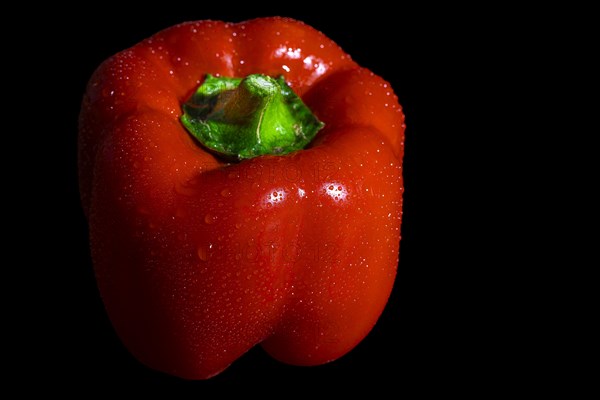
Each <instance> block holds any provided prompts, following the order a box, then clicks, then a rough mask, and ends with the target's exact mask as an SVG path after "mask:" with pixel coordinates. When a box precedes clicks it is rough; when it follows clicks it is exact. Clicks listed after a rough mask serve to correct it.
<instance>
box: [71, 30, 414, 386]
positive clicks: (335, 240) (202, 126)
mask: <svg viewBox="0 0 600 400" xmlns="http://www.w3.org/2000/svg"><path fill="white" fill-rule="evenodd" d="M323 125H324V126H323ZM79 130H80V135H79V170H80V187H81V198H82V203H83V208H84V211H85V214H86V216H87V218H88V221H89V228H90V241H91V249H92V257H93V262H94V268H95V272H96V276H97V282H98V286H99V289H100V293H101V296H102V298H103V301H104V304H105V306H106V310H107V312H108V315H109V317H110V319H111V321H112V323H113V325H114V328H115V329H116V332H117V333H118V335H119V337H120V338H121V339H122V341H123V342H124V344H125V345H126V347H127V348H128V349H129V350H130V351H131V352H132V353H133V354H134V356H135V357H137V358H138V359H139V360H140V361H141V362H142V363H144V364H146V365H148V366H150V367H152V368H155V369H157V370H161V371H165V372H167V373H170V374H174V375H177V376H180V377H184V378H189V379H206V378H209V377H211V376H214V375H216V374H218V373H219V372H221V371H223V370H224V369H225V368H227V366H228V365H229V364H231V363H232V362H233V361H234V360H236V359H237V358H238V357H240V356H241V355H242V354H244V353H245V352H246V351H247V350H249V349H250V348H251V347H252V346H254V345H256V344H259V343H260V344H261V345H262V346H263V347H264V349H265V350H266V351H267V352H268V353H269V354H270V355H272V356H273V357H275V358H276V359H278V360H281V361H283V362H286V363H291V364H296V365H316V364H322V363H326V362H329V361H332V360H335V359H337V358H338V357H340V356H342V355H344V354H346V353H347V352H348V351H350V350H351V349H352V348H353V347H354V346H356V345H357V344H358V343H359V342H360V341H361V340H362V339H363V338H364V337H365V336H366V335H367V334H368V332H369V331H370V330H371V328H372V327H373V326H374V324H375V323H376V321H377V318H378V317H379V315H380V314H381V312H382V310H383V308H384V306H385V304H386V302H387V299H388V296H389V294H390V291H391V289H392V285H393V282H394V278H395V275H396V268H397V263H398V254H399V253H398V247H399V241H400V221H401V215H402V190H403V187H402V176H401V171H402V156H403V145H404V142H403V141H404V115H403V113H402V109H401V107H400V105H399V104H398V101H397V97H396V95H395V94H394V92H393V91H392V88H391V87H390V85H389V84H388V83H386V82H385V81H384V80H383V79H381V78H380V77H378V76H376V75H375V74H373V73H372V72H370V71H369V70H367V69H364V68H361V67H359V66H358V65H357V64H356V63H355V62H353V61H352V60H351V58H350V57H349V56H348V55H347V54H345V53H344V52H343V51H342V50H341V49H340V48H339V47H338V46H337V45H336V44H335V43H334V42H332V41H331V40H330V39H328V38H327V37H325V36H324V35H323V34H322V33H320V32H318V31H316V30H314V29H313V28H311V27H309V26H307V25H305V24H303V23H301V22H298V21H294V20H290V19H285V18H261V19H256V20H252V21H247V22H243V23H238V24H230V23H223V22H215V21H200V22H191V23H184V24H180V25H177V26H174V27H171V28H169V29H166V30H164V31H162V32H159V33H158V34H156V35H154V36H153V37H151V38H149V39H147V40H144V41H142V42H141V43H139V44H137V45H135V46H134V47H132V48H130V49H128V50H125V51H123V52H120V53H118V54H116V55H115V56H113V57H111V58H110V59H108V60H107V61H105V62H104V63H103V64H102V65H101V66H100V67H99V68H98V70H97V71H96V72H95V73H94V75H93V76H92V78H91V80H90V82H89V85H88V88H87V92H86V94H85V97H84V100H83V105H82V111H81V117H80V128H79Z"/></svg>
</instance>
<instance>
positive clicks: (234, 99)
mask: <svg viewBox="0 0 600 400" xmlns="http://www.w3.org/2000/svg"><path fill="white" fill-rule="evenodd" d="M183 112H184V114H183V116H182V117H181V122H182V123H183V125H184V126H185V127H186V129H187V130H188V131H189V132H190V134H191V135H192V136H194V137H195V138H196V139H198V141H200V143H202V144H203V145H204V146H205V147H207V148H208V149H210V150H212V151H214V152H217V153H219V154H222V155H225V156H228V157H235V158H238V159H244V158H252V157H257V156H261V155H265V154H275V155H283V154H287V153H291V152H292V151H296V150H300V149H302V148H304V147H305V146H306V145H307V144H308V143H310V141H311V140H312V139H313V138H314V137H315V135H316V134H317V132H318V131H319V130H320V129H321V128H322V127H323V126H324V124H323V123H322V122H321V121H319V120H318V119H317V117H315V115H314V114H313V113H312V112H311V111H310V109H309V108H308V107H307V106H306V105H305V104H304V103H303V102H302V100H301V99H300V97H298V96H297V95H296V93H294V91H293V90H292V89H291V88H290V87H289V86H288V85H287V83H285V80H284V79H283V77H282V76H281V77H279V78H277V79H274V78H271V77H269V76H266V75H262V74H253V75H248V76H247V77H246V78H244V79H241V78H222V77H214V76H212V75H207V76H206V79H205V80H204V83H202V85H200V87H198V90H196V93H194V94H193V95H192V97H191V98H190V99H189V100H188V101H187V102H186V103H185V104H184V105H183Z"/></svg>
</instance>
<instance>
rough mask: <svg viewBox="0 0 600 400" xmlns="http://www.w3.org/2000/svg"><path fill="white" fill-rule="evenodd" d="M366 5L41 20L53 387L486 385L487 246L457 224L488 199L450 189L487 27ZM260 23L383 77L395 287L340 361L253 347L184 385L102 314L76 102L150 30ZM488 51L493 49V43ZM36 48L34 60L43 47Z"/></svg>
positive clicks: (483, 21)
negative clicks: (400, 159)
mask: <svg viewBox="0 0 600 400" xmlns="http://www.w3.org/2000/svg"><path fill="white" fill-rule="evenodd" d="M363 6H364V7H363V8H361V9H356V10H353V9H351V8H352V7H351V6H348V9H345V10H344V12H343V13H341V14H340V13H337V14H330V15H327V13H325V12H321V11H320V10H319V9H318V6H317V5H311V6H305V7H298V8H296V9H294V8H292V7H290V8H292V9H291V10H284V9H282V10H277V11H276V10H274V9H273V10H269V9H267V10H260V11H259V10H254V11H253V12H246V13H241V12H240V13H225V12H223V11H224V10H227V9H228V8H232V9H233V8H234V7H229V6H227V5H222V6H218V5H215V6H213V7H212V9H207V8H206V7H205V6H204V5H199V6H198V7H197V9H194V10H190V9H183V7H177V9H170V8H169V9H165V8H161V9H156V10H152V9H148V8H145V9H144V10H143V11H141V10H140V11H139V12H133V13H132V12H124V11H123V10H120V9H117V8H115V9H109V10H95V11H84V10H74V11H73V10H71V12H74V13H75V14H76V15H78V17H77V18H62V19H60V20H57V19H50V20H48V21H46V22H45V24H44V26H45V27H47V28H46V29H45V31H46V32H48V34H49V39H48V42H51V44H52V45H51V46H50V49H49V50H48V52H49V54H50V55H49V56H48V58H47V59H46V62H47V65H48V68H47V71H48V73H49V74H50V71H52V72H51V74H52V76H53V79H51V81H50V82H48V85H49V87H51V88H52V90H53V91H54V93H60V95H61V99H62V101H61V102H60V105H59V106H57V110H56V112H55V113H54V114H53V115H54V117H55V118H56V119H55V121H54V126H55V127H56V130H57V133H58V136H57V138H56V141H55V142H53V144H54V145H56V151H55V152H54V153H53V154H52V159H53V162H52V166H56V167H57V169H58V170H57V171H56V173H54V176H56V177H58V182H60V192H58V193H56V192H55V190H56V189H54V193H53V196H52V197H53V200H57V202H58V203H60V212H58V211H57V212H49V213H50V214H53V215H51V217H52V218H53V220H52V222H51V223H50V229H49V233H48V236H49V239H48V240H52V243H53V249H52V254H51V255H49V256H52V257H54V258H55V259H57V260H60V261H61V263H60V264H61V265H60V266H59V267H58V268H53V269H52V270H51V271H44V272H46V273H47V276H46V275H44V274H43V275H42V276H43V277H44V278H43V279H45V278H46V277H47V278H48V279H49V280H50V281H49V282H52V283H51V284H50V285H51V289H50V290H49V292H50V293H49V294H48V295H46V297H45V300H44V302H43V303H44V304H42V305H41V307H40V308H39V309H38V310H37V312H38V313H39V314H42V315H41V318H47V319H48V320H49V321H51V322H50V323H47V324H44V334H43V335H42V336H43V337H44V338H46V339H45V340H42V343H41V347H43V348H44V350H50V354H49V355H48V356H47V357H46V358H45V359H46V360H47V363H48V365H46V367H45V371H46V372H45V374H47V375H49V376H50V375H51V376H52V377H54V382H55V383H58V384H59V386H63V385H64V386H68V385H69V384H70V383H72V382H75V381H76V382H80V383H81V382H85V383H90V384H93V385H98V386H102V387H108V388H110V387H112V386H113V385H116V384H117V383H118V384H128V385H131V386H132V387H134V388H142V387H153V386H154V385H160V386H165V387H181V388H184V389H187V388H191V389H193V390H197V389H200V388H207V387H218V386H220V385H222V384H235V383H241V382H254V383H258V384H264V385H265V386H264V387H268V386H267V385H269V384H271V383H273V382H278V383H282V382H283V383H291V384H306V385H310V384H311V383H312V382H323V383H326V384H327V385H328V386H331V387H337V386H339V385H344V386H348V385H363V384H372V383H377V384H378V385H391V386H394V387H397V388H422V389H423V390H425V389H431V388H433V387H436V388H450V387H463V388H466V387H469V385H470V382H473V381H477V382H479V383H481V382H485V381H487V380H491V379H493V375H494V373H493V368H492V367H491V365H493V364H495V360H496V359H497V358H498V357H499V354H500V353H501V352H502V348H503V346H504V344H503V342H499V341H497V340H496V339H495V336H494V338H493V337H492V336H491V332H494V331H495V330H497V329H499V328H498V327H494V326H493V324H490V322H489V320H488V317H489V314H490V312H492V310H491V309H490V307H491V305H488V304H486V303H484V302H483V300H482V299H483V298H484V297H485V295H484V294H483V293H484V292H485V291H486V290H488V289H486V287H488V286H491V283H490V279H491V277H490V276H489V275H487V274H485V275H484V273H483V272H482V271H481V270H480V269H479V268H475V267H473V266H474V265H477V264H479V263H483V264H485V260H482V259H481V257H480V256H477V255H476V254H475V252H474V251H473V249H474V248H476V249H477V254H482V253H485V247H486V246H488V244H487V241H486V240H485V234H484V233H482V232H483V231H480V230H479V228H480V225H479V224H480V222H477V218H468V217H467V216H466V215H467V214H468V213H469V212H473V210H475V209H476V207H478V204H479V201H480V200H481V199H482V198H483V197H485V196H486V195H487V193H484V191H483V190H484V189H483V188H482V189H481V191H480V190H477V191H475V192H474V191H473V190H472V188H471V187H470V186H471V184H472V181H471V180H469V182H467V181H466V180H465V179H464V178H463V179H461V178H459V177H460V176H461V175H462V176H465V174H468V173H469V171H470V170H471V169H472V168H473V165H474V163H475V162H476V160H477V159H478V158H479V157H484V156H485V155H482V154H481V153H478V154H476V155H473V154H470V152H469V151H465V150H464V149H463V147H462V145H463V144H464V143H467V142H469V141H470V142H472V141H473V140H475V142H476V144H477V140H478V136H476V135H473V134H471V133H468V132H472V130H473V128H477V129H478V128H482V129H483V128H484V127H483V126H482V125H481V124H480V121H481V119H482V117H481V116H479V117H478V116H477V115H476V114H477V113H475V112H474V110H475V108H476V104H477V103H480V102H481V101H483V100H481V98H479V97H478V96H477V94H478V93H479V91H485V90H489V89H490V85H491V84H490V83H485V82H487V81H486V78H485V73H484V74H483V77H481V76H482V75H478V76H479V78H477V79H476V82H475V84H474V82H473V77H472V75H471V74H472V73H474V72H476V71H478V70H480V68H483V67H484V66H485V65H487V64H488V63H489V62H490V57H491V55H490V51H489V50H487V49H486V48H482V47H480V46H475V45H473V44H472V43H471V40H472V38H473V35H483V34H485V33H486V32H487V31H486V29H485V27H486V25H487V24H488V22H489V21H488V19H487V17H486V15H485V14H484V15H480V16H479V19H478V20H477V21H472V20H470V19H469V18H467V17H464V16H463V15H462V12H461V10H457V9H455V8H453V9H451V10H450V9H441V8H437V9H415V7H405V6H402V5H400V7H399V9H398V11H397V12H390V11H388V10H386V9H385V7H383V6H377V7H375V6H374V5H373V6H372V7H367V6H366V5H363ZM188 8H189V7H188ZM219 8H220V9H219ZM300 9H301V10H300ZM215 10H216V11H215ZM100 11H103V12H100ZM269 15H283V16H289V17H293V18H296V19H300V20H303V21H304V22H306V23H308V24H309V25H312V26H313V27H315V28H316V29H318V30H321V31H322V32H323V33H325V34H326V35H327V36H329V37H330V38H331V39H333V40H334V41H336V42H337V43H338V44H339V45H340V46H341V47H342V48H343V49H344V50H345V51H346V52H347V53H349V54H350V55H351V56H352V58H353V59H354V60H355V61H357V62H358V63H359V64H360V65H362V66H364V67H367V68H369V69H370V70H372V71H373V72H375V73H376V74H378V75H381V76H382V77H383V78H384V79H386V80H388V81H389V82H390V83H391V84H392V87H393V88H394V91H395V92H396V94H397V95H398V97H399V100H400V103H401V104H402V106H403V107H404V112H405V114H406V124H407V131H406V142H405V145H406V150H405V151H406V152H405V159H404V178H405V202H404V214H403V222H402V242H401V251H400V264H399V268H398V276H397V279H396V283H395V286H394V290H393V292H392V295H391V298H390V300H389V303H388V305H387V307H386V309H385V311H384V312H383V315H382V316H381V318H380V320H379V322H378V323H377V325H376V326H375V328H374V329H373V331H372V332H371V333H370V334H369V335H368V337H367V338H366V339H365V340H364V341H363V342H361V343H360V344H359V345H358V346H357V347H356V348H355V349H354V350H353V351H352V352H350V353H349V354H348V355H346V356H344V357H342V358H341V359H339V360H337V361H334V362H332V363H330V364H328V365H323V366H319V367H309V368H305V367H304V368H303V367H293V366H288V365H284V364H281V363H279V362H277V361H275V360H273V359H271V358H270V357H269V356H268V355H267V354H266V353H265V352H263V351H262V350H261V349H260V348H259V347H256V348H254V349H252V350H250V351H249V352H248V353H247V354H246V355H244V356H243V357H241V358H240V359H239V360H238V361H236V362H235V363H234V364H232V366H231V367H230V368H229V369H227V370H226V371H225V372H223V373H222V374H220V375H218V376H217V377H215V378H213V379H211V380H208V381H198V382H188V381H184V380H180V379H178V378H174V377H170V376H167V375H165V374H162V373H159V372H155V371H152V370H150V369H148V368H146V367H145V366H143V365H141V364H140V363H138V362H137V361H136V360H135V359H134V358H133V357H132V356H131V355H130V354H129V353H128V352H127V350H126V349H125V348H124V347H123V346H122V344H121V343H120V341H119V340H118V338H117V337H116V335H115V333H114V331H113V330H112V327H111V325H110V322H109V321H108V318H107V316H106V314H105V312H104V309H103V306H102V302H101V300H100V297H99V294H98V291H97V289H96V286H95V281H94V275H93V270H92V265H91V260H90V255H89V249H88V237H87V223H86V221H85V218H84V216H83V212H82V210H81V206H80V204H79V194H78V182H77V118H78V113H79V107H80V102H81V98H82V96H83V93H84V91H85V85H86V83H87V80H88V79H89V77H90V75H91V74H92V72H93V71H94V69H95V68H96V67H97V66H98V65H99V64H100V63H101V62H102V61H103V60H105V59H106V58H108V57H109V56H111V55H113V54H114V53H116V52H118V51H120V50H123V49H125V48H127V47H130V46H132V45H134V44H135V43H137V42H138V41H140V40H142V39H144V38H146V37H148V36H150V35H152V34H154V33H156V32H157V31H159V30H161V29H164V28H166V27H168V26H171V25H173V24H176V23H179V22H183V21H188V20H199V19H216V20H225V21H231V22H237V21H243V20H246V19H250V18H254V17H260V16H269ZM487 43H488V45H489V46H492V45H493V40H492V38H491V37H490V38H489V40H488V42H487ZM38 45H39V48H40V51H44V49H43V44H38ZM474 51H475V52H476V54H475V56H474V54H473V52H474ZM481 82H484V83H481ZM478 83H481V85H479V84H478ZM479 110H481V104H479ZM484 111H485V107H484ZM465 114H468V115H469V117H468V118H465V117H464V116H465ZM481 144H482V145H483V142H481ZM470 146H473V144H472V143H471V145H470ZM467 153H469V156H468V157H466V155H467ZM54 183H56V182H54ZM57 186H58V185H56V186H54V188H56V187H57ZM467 186H469V188H468V193H469V195H468V196H466V195H465V193H466V192H467ZM463 189H465V190H463ZM488 222H489V221H488ZM55 229H58V230H59V231H60V232H61V233H60V234H56V231H55ZM52 232H55V233H54V234H53V233H52ZM64 232H66V234H65V233H64ZM52 236H59V237H58V238H56V237H54V238H52ZM55 242H56V243H55ZM474 280H476V281H477V283H476V284H473V283H472V282H473V281H474Z"/></svg>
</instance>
